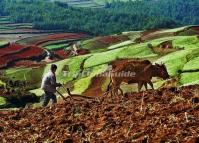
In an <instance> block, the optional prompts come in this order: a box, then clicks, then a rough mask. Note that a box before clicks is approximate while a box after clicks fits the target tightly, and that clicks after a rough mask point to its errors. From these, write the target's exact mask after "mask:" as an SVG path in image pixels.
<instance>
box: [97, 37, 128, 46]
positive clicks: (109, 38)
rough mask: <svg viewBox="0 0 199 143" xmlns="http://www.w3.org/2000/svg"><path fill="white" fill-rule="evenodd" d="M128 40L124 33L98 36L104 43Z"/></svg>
mask: <svg viewBox="0 0 199 143" xmlns="http://www.w3.org/2000/svg"><path fill="white" fill-rule="evenodd" d="M126 40H129V38H128V36H125V35H119V36H104V37H99V38H98V41H100V42H102V43H104V44H108V45H110V44H114V43H118V42H122V41H126Z"/></svg>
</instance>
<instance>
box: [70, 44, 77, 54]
mask: <svg viewBox="0 0 199 143" xmlns="http://www.w3.org/2000/svg"><path fill="white" fill-rule="evenodd" d="M71 52H72V55H73V56H78V53H77V45H76V44H73V45H72V49H71Z"/></svg>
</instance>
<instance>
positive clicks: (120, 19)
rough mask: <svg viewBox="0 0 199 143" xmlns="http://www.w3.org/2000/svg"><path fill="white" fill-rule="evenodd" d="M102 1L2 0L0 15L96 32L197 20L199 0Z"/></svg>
mask: <svg viewBox="0 0 199 143" xmlns="http://www.w3.org/2000/svg"><path fill="white" fill-rule="evenodd" d="M103 5H104V4H97V2H96V1H91V0H83V1H80V0H75V1H74V0H70V1H68V4H67V3H63V2H46V1H43V0H33V1H29V2H24V1H19V0H12V1H8V0H2V1H1V2H0V16H1V15H2V16H8V17H9V20H10V21H12V22H14V23H31V24H32V25H31V26H32V27H33V28H34V29H37V30H59V31H65V32H71V33H79V32H83V33H87V34H90V35H95V36H99V35H111V34H116V33H118V34H119V33H122V32H124V31H137V30H149V29H159V28H176V27H181V26H186V25H198V24H199V19H198V14H199V13H198V12H199V10H198V7H197V6H198V5H199V2H198V0H191V1H182V0H164V1H162V0H158V1H156V0H143V1H126V2H119V1H114V2H112V3H108V4H105V6H103ZM83 7H87V8H83ZM88 7H102V8H88ZM185 7H186V8H185ZM22 12H23V15H22V14H21V13H22ZM66 17H67V18H66ZM143 19H144V20H143ZM110 27H111V28H110ZM2 28H5V27H2ZM6 28H8V27H6ZM9 28H11V29H12V27H9Z"/></svg>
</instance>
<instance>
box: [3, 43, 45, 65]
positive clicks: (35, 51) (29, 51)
mask: <svg viewBox="0 0 199 143" xmlns="http://www.w3.org/2000/svg"><path fill="white" fill-rule="evenodd" d="M23 49H25V50H23V51H21V52H20V53H16V52H12V54H7V55H6V56H5V55H4V56H1V57H0V58H1V61H0V68H3V67H5V66H7V64H8V63H10V62H13V61H15V60H20V59H28V58H31V57H38V56H41V55H43V54H44V52H45V51H44V50H43V49H41V48H39V47H36V46H29V47H24V48H23ZM6 51H7V49H6Z"/></svg>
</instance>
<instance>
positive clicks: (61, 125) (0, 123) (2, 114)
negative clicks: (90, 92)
mask: <svg viewBox="0 0 199 143" xmlns="http://www.w3.org/2000/svg"><path fill="white" fill-rule="evenodd" d="M198 89H199V85H195V86H188V87H182V88H180V89H175V88H170V89H161V90H155V91H153V90H150V91H147V92H142V93H132V94H129V95H125V96H124V97H121V96H117V97H113V98H112V99H111V98H110V97H107V96H104V97H100V98H98V99H95V100H88V99H82V100H73V101H72V102H71V101H67V102H66V103H62V104H57V105H54V106H51V107H46V108H37V109H20V110H17V111H8V110H5V111H2V110H1V111H0V142H45V141H47V140H48V142H74V143H80V142H84V143H89V142H92V143H102V142H107V143H108V142H109V143H116V142H117V143H119V142H120V143H123V142H124V143H130V142H140V143H141V142H142V143H146V142H149V143H163V142H173V143H177V142H180V143H198V141H199V136H198V135H199V104H198V103H195V102H193V97H194V96H196V94H197V92H196V91H197V90H198ZM96 96H97V95H96ZM176 97H180V98H181V100H178V101H175V100H174V99H175V98H176Z"/></svg>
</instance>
